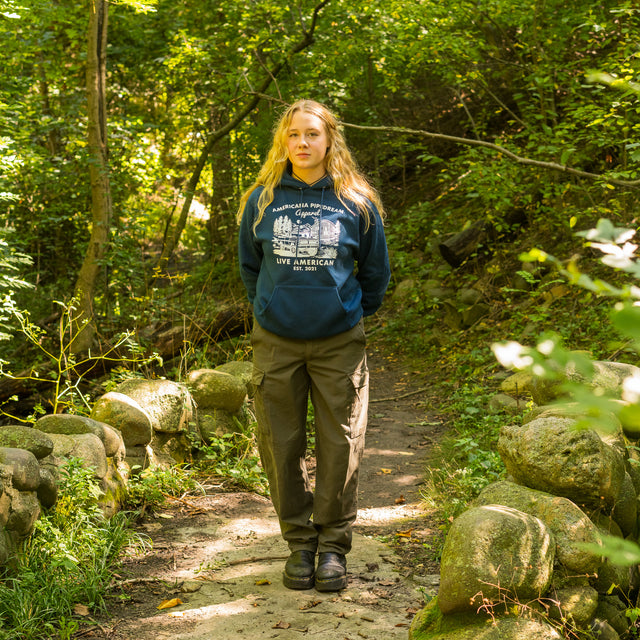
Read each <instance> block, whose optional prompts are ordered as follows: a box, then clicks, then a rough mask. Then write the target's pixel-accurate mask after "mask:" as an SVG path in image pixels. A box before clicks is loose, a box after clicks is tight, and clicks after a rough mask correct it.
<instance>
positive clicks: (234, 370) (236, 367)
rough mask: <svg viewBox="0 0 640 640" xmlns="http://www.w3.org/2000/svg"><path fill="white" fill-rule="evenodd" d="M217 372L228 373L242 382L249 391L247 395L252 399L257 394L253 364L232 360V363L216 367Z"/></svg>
mask: <svg viewBox="0 0 640 640" xmlns="http://www.w3.org/2000/svg"><path fill="white" fill-rule="evenodd" d="M215 370H216V371H220V372H222V373H228V374H230V375H232V376H233V377H234V378H237V379H238V380H240V381H241V382H242V383H243V384H244V385H245V387H246V389H247V395H248V396H249V397H250V398H252V397H253V395H254V394H255V391H256V389H255V386H254V385H253V383H252V378H253V363H252V362H248V361H245V360H231V361H230V362H225V363H224V364H221V365H220V366H219V367H216V369H215Z"/></svg>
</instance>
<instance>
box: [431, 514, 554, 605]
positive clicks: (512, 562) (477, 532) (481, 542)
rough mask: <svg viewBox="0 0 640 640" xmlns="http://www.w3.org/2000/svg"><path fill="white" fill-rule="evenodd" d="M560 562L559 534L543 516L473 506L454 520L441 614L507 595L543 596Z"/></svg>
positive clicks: (443, 566) (443, 572) (443, 575)
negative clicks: (555, 564)
mask: <svg viewBox="0 0 640 640" xmlns="http://www.w3.org/2000/svg"><path fill="white" fill-rule="evenodd" d="M554 558H555V540H554V538H553V534H552V533H551V531H550V530H549V528H548V527H547V526H546V525H545V524H544V523H543V522H542V520H540V519H539V518H536V517H534V516H532V515H529V514H528V513H524V512H523V511H519V510H517V509H512V508H511V507H506V506H502V505H485V506H481V507H473V508H471V509H469V510H468V511H465V512H464V513H463V514H462V515H460V516H459V517H458V518H456V519H455V520H454V522H453V524H452V525H451V529H450V531H449V534H448V536H447V539H446V541H445V545H444V549H443V552H442V559H441V565H440V590H439V592H438V603H439V607H440V610H441V611H442V613H444V614H451V613H456V612H460V611H469V610H474V611H475V610H477V609H478V608H479V607H480V606H481V605H482V604H483V603H485V602H486V601H489V602H496V603H498V602H502V601H504V598H505V595H506V594H508V595H510V597H512V598H514V599H520V600H522V601H527V600H531V599H534V598H538V597H539V596H540V595H541V594H543V593H544V592H545V591H546V589H547V588H548V587H549V584H550V583H551V577H552V574H553V562H554Z"/></svg>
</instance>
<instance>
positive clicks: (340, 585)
mask: <svg viewBox="0 0 640 640" xmlns="http://www.w3.org/2000/svg"><path fill="white" fill-rule="evenodd" d="M347 582H348V579H347V576H346V575H344V576H337V577H336V578H328V579H326V580H319V579H318V578H316V591H340V590H341V589H345V588H346V586H347Z"/></svg>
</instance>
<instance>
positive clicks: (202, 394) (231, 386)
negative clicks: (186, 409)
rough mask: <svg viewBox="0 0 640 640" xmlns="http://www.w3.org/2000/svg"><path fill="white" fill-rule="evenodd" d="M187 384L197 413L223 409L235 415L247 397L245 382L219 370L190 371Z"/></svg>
mask: <svg viewBox="0 0 640 640" xmlns="http://www.w3.org/2000/svg"><path fill="white" fill-rule="evenodd" d="M187 384H188V386H189V390H190V391H191V395H192V396H193V399H194V400H195V401H196V405H197V407H198V411H202V410H204V411H206V410H208V409H223V410H225V411H228V412H230V413H236V412H238V411H240V409H241V407H242V405H243V404H244V401H245V399H246V396H247V383H246V381H243V379H242V378H240V377H236V376H234V375H232V374H231V373H227V372H225V371H221V370H220V369H197V370H195V371H191V372H189V374H188V375H187Z"/></svg>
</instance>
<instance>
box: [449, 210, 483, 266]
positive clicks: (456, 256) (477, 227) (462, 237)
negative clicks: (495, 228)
mask: <svg viewBox="0 0 640 640" xmlns="http://www.w3.org/2000/svg"><path fill="white" fill-rule="evenodd" d="M487 227H488V225H487V223H486V222H485V221H484V220H478V221H476V222H474V223H473V224H472V225H471V226H469V227H467V228H466V229H463V230H462V231H460V232H459V233H454V234H453V235H452V236H449V237H448V238H447V239H446V240H445V241H444V242H441V243H440V244H439V245H438V249H439V250H440V255H441V256H442V257H443V258H444V259H445V260H446V261H447V262H448V263H449V264H450V265H451V266H452V267H453V268H454V269H457V268H458V267H459V266H461V265H462V264H463V263H464V262H465V261H466V260H467V259H468V258H469V257H470V256H472V255H473V253H474V251H476V250H477V249H478V248H479V247H480V246H482V244H483V243H484V242H485V240H486V237H487Z"/></svg>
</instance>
